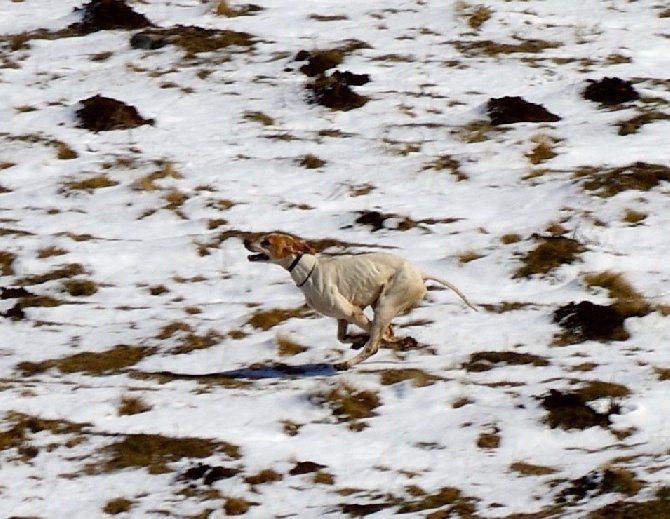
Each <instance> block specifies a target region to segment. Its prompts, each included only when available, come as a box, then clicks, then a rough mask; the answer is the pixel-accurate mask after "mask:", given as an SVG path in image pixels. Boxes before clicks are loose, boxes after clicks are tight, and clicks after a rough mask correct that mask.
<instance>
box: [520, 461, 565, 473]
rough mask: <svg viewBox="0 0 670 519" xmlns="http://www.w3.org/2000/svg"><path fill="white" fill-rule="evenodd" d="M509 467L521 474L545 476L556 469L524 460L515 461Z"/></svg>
mask: <svg viewBox="0 0 670 519" xmlns="http://www.w3.org/2000/svg"><path fill="white" fill-rule="evenodd" d="M509 468H510V469H511V470H513V471H514V472H516V473H518V474H521V475H522V476H547V475H549V474H554V473H556V469H553V468H551V467H546V466H544V465H534V464H532V463H526V462H524V461H516V462H514V463H512V464H511V465H510V466H509Z"/></svg>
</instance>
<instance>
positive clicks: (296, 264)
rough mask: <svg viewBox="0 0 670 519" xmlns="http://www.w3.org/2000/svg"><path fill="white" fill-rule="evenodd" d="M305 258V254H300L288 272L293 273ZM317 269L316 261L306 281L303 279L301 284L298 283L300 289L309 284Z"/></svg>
mask: <svg viewBox="0 0 670 519" xmlns="http://www.w3.org/2000/svg"><path fill="white" fill-rule="evenodd" d="M303 256H304V254H298V255H297V256H296V257H295V259H294V260H293V261H292V262H291V264H290V265H289V266H288V271H289V272H291V273H292V272H293V270H294V269H295V268H296V267H297V266H298V263H300V260H301V259H302V257H303ZM315 268H316V261H315V262H314V265H312V269H311V270H310V271H309V272H308V273H307V276H306V277H305V279H303V280H302V281H301V282H300V283H296V285H297V286H298V288H300V287H302V286H304V285H305V283H307V282H308V281H309V278H311V277H312V274H313V273H314V269H315Z"/></svg>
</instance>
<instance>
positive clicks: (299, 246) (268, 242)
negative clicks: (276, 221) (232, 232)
mask: <svg viewBox="0 0 670 519" xmlns="http://www.w3.org/2000/svg"><path fill="white" fill-rule="evenodd" d="M244 246H245V247H246V249H247V250H248V251H249V252H253V253H254V254H251V255H250V256H248V259H249V261H253V262H263V263H275V264H277V265H282V266H283V267H285V268H286V267H288V266H289V265H290V264H291V263H292V262H293V260H294V259H295V258H296V256H299V255H300V254H314V253H315V252H316V251H315V250H314V249H313V248H312V247H311V246H310V245H309V244H307V243H305V242H304V241H302V240H299V239H298V238H295V237H293V236H289V235H288V234H280V233H272V234H264V235H262V236H259V237H258V238H255V239H252V238H248V239H246V240H244Z"/></svg>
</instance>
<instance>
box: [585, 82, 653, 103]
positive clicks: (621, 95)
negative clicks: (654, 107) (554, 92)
mask: <svg viewBox="0 0 670 519" xmlns="http://www.w3.org/2000/svg"><path fill="white" fill-rule="evenodd" d="M587 82H588V85H587V87H586V88H585V89H584V92H583V94H582V95H583V97H584V99H588V100H589V101H593V102H595V103H599V104H601V105H603V106H615V105H619V104H621V103H626V102H628V101H634V100H636V99H639V98H640V94H639V93H638V92H637V90H635V87H633V84H632V83H631V82H630V81H626V80H623V79H621V78H618V77H605V78H602V79H600V80H594V79H589V80H587Z"/></svg>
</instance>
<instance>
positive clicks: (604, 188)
mask: <svg viewBox="0 0 670 519" xmlns="http://www.w3.org/2000/svg"><path fill="white" fill-rule="evenodd" d="M575 178H576V179H577V180H578V181H579V182H580V184H581V186H582V188H583V189H585V190H587V191H591V192H593V193H594V194H595V195H596V196H599V197H602V198H611V197H613V196H615V195H618V194H619V193H622V192H624V191H650V190H651V189H653V188H655V187H657V186H658V185H660V184H661V183H662V182H669V181H670V167H668V166H666V165H662V164H652V163H648V162H634V163H633V164H629V165H628V166H622V167H618V168H597V167H592V166H586V167H582V168H579V169H577V171H575Z"/></svg>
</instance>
